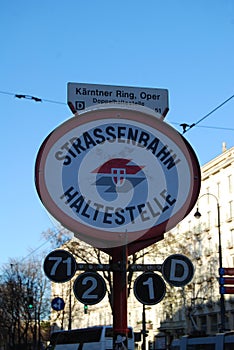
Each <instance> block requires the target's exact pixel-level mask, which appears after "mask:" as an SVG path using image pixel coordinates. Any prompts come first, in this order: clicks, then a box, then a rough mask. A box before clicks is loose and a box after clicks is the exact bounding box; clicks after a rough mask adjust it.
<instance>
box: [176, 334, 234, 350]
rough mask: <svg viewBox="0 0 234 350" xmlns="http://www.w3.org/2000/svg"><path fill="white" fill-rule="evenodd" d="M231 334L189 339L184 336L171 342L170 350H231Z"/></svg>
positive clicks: (232, 347)
mask: <svg viewBox="0 0 234 350" xmlns="http://www.w3.org/2000/svg"><path fill="white" fill-rule="evenodd" d="M233 349H234V335H233V333H228V332H227V333H218V334H216V335H214V336H210V337H199V338H189V337H188V336H184V337H182V338H181V339H175V340H173V342H172V345H171V350H233Z"/></svg>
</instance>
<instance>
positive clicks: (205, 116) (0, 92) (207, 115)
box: [0, 90, 234, 262]
mask: <svg viewBox="0 0 234 350" xmlns="http://www.w3.org/2000/svg"><path fill="white" fill-rule="evenodd" d="M0 94H4V95H9V96H14V97H15V98H18V99H27V100H32V101H35V102H47V103H55V104H60V105H66V103H65V102H60V101H55V100H49V99H42V98H39V97H36V96H32V95H26V94H16V93H12V92H7V91H1V90H0ZM232 98H234V95H232V96H230V97H229V98H227V99H226V100H225V101H223V102H222V103H221V104H219V105H218V106H217V107H215V108H214V109H212V110H211V111H210V112H209V113H207V114H206V115H204V116H203V117H202V118H200V119H199V120H198V121H197V122H195V123H192V124H191V125H189V124H187V123H176V122H170V123H171V124H175V125H180V126H182V128H183V134H184V133H186V132H188V131H189V130H191V129H192V128H193V127H194V126H197V125H198V124H199V123H201V122H202V121H203V120H205V119H206V118H208V117H209V116H210V115H211V114H213V113H214V112H215V111H217V110H218V109H220V108H221V107H222V106H224V105H225V104H226V103H227V102H229V101H230V100H231V99H232ZM200 127H203V128H211V129H222V130H231V131H233V130H234V129H233V128H226V127H215V126H200ZM59 232H60V230H59V231H58V232H55V234H54V235H53V237H54V236H56V235H57V234H58V233H59ZM51 238H52V237H51ZM48 241H49V239H47V240H46V241H45V242H43V243H42V244H41V245H40V246H38V247H37V248H35V249H34V250H32V251H31V252H30V253H29V254H28V255H26V256H25V257H24V258H22V259H21V262H22V261H24V260H25V259H27V258H28V257H29V256H31V255H32V254H34V253H35V252H36V251H38V250H39V249H41V248H42V247H43V246H44V245H45V244H47V243H48Z"/></svg>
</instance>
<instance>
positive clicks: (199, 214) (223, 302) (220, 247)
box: [194, 193, 225, 332]
mask: <svg viewBox="0 0 234 350" xmlns="http://www.w3.org/2000/svg"><path fill="white" fill-rule="evenodd" d="M203 196H211V197H213V198H215V200H216V205H217V219H218V235H219V245H218V253H219V272H220V271H221V269H222V267H223V257H222V242H221V232H220V206H219V201H218V198H217V197H216V196H215V195H214V194H212V193H205V194H203V195H201V196H200V197H199V199H198V201H199V200H200V199H201V198H202V197H203ZM194 216H195V218H196V219H200V217H201V213H200V212H199V210H198V205H197V210H196V213H195V214H194ZM221 287H222V285H220V318H221V327H220V332H224V331H225V301H224V294H223V293H221Z"/></svg>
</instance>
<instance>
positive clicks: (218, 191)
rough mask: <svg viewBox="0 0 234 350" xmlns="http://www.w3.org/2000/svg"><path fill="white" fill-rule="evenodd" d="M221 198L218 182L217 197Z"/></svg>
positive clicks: (218, 183)
mask: <svg viewBox="0 0 234 350" xmlns="http://www.w3.org/2000/svg"><path fill="white" fill-rule="evenodd" d="M219 196H220V182H217V197H218V198H219Z"/></svg>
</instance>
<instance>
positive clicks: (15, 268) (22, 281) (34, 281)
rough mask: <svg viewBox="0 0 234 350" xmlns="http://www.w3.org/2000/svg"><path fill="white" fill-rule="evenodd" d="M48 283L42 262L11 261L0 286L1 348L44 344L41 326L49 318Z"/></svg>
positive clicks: (35, 346)
mask: <svg viewBox="0 0 234 350" xmlns="http://www.w3.org/2000/svg"><path fill="white" fill-rule="evenodd" d="M48 287H49V282H48V280H47V279H46V278H45V277H44V274H43V272H42V270H41V261H40V260H39V259H38V260H36V259H34V260H33V259H31V260H27V261H25V262H20V261H17V260H14V259H11V260H10V263H9V264H6V265H5V266H4V267H3V268H2V277H1V283H0V300H1V307H0V314H1V316H2V317H1V318H0V332H1V334H3V335H4V336H3V339H2V343H3V344H2V345H4V346H6V345H8V346H11V348H12V349H16V348H17V347H19V346H20V345H24V346H28V345H29V344H31V345H33V349H39V346H40V343H41V342H42V340H43V336H42V330H41V322H42V320H44V319H46V318H47V319H48V317H49V297H48Z"/></svg>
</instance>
